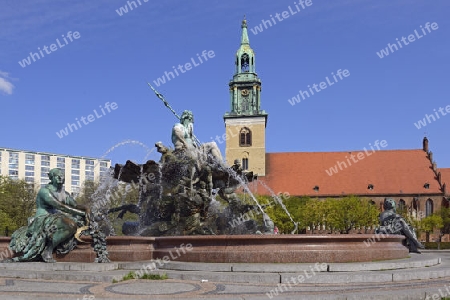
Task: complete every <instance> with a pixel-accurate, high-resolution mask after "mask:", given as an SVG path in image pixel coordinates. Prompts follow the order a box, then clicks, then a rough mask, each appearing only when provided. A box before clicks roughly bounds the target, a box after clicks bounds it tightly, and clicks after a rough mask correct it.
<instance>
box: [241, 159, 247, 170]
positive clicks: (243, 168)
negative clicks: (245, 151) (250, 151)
mask: <svg viewBox="0 0 450 300" xmlns="http://www.w3.org/2000/svg"><path fill="white" fill-rule="evenodd" d="M242 170H248V158H243V159H242Z"/></svg>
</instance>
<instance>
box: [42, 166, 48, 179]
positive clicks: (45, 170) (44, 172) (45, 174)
mask: <svg viewBox="0 0 450 300" xmlns="http://www.w3.org/2000/svg"><path fill="white" fill-rule="evenodd" d="M48 173H50V168H47V167H41V178H48Z"/></svg>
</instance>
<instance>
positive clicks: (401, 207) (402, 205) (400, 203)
mask: <svg viewBox="0 0 450 300" xmlns="http://www.w3.org/2000/svg"><path fill="white" fill-rule="evenodd" d="M405 210H406V203H405V200H403V199H400V201H398V212H399V213H403V212H405Z"/></svg>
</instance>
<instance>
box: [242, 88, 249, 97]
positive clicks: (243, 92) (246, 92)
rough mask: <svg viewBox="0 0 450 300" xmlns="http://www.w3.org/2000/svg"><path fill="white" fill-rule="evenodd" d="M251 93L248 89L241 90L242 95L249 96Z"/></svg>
mask: <svg viewBox="0 0 450 300" xmlns="http://www.w3.org/2000/svg"><path fill="white" fill-rule="evenodd" d="M249 94H250V92H249V91H248V90H242V91H241V95H242V96H244V97H247V96H248V95H249Z"/></svg>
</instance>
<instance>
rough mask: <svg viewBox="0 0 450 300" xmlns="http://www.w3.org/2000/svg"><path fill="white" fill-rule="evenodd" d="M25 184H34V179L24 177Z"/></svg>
mask: <svg viewBox="0 0 450 300" xmlns="http://www.w3.org/2000/svg"><path fill="white" fill-rule="evenodd" d="M25 181H26V182H27V183H34V177H25Z"/></svg>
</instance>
